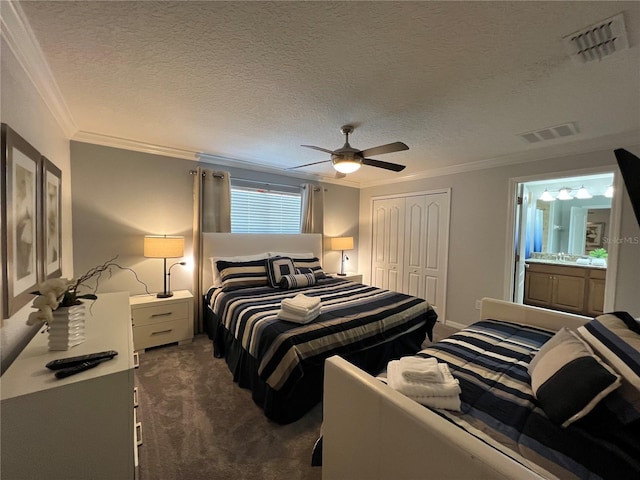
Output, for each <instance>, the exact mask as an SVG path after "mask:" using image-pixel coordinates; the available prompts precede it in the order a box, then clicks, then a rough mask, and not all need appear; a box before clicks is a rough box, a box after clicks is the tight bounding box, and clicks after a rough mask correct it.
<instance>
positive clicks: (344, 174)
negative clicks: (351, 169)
mask: <svg viewBox="0 0 640 480" xmlns="http://www.w3.org/2000/svg"><path fill="white" fill-rule="evenodd" d="M346 176H347V174H346V173H342V172H336V178H344V177H346Z"/></svg>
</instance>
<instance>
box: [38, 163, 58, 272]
mask: <svg viewBox="0 0 640 480" xmlns="http://www.w3.org/2000/svg"><path fill="white" fill-rule="evenodd" d="M41 232H42V260H43V261H42V272H43V277H44V278H45V279H49V278H55V277H60V276H62V171H61V170H60V169H59V168H58V167H56V166H55V164H54V163H53V162H51V161H50V160H49V159H48V158H46V157H44V156H43V157H42V228H41Z"/></svg>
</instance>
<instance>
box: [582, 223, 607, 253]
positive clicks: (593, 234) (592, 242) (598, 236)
mask: <svg viewBox="0 0 640 480" xmlns="http://www.w3.org/2000/svg"><path fill="white" fill-rule="evenodd" d="M603 232H604V223H602V222H587V228H586V232H585V245H586V246H587V247H588V248H599V247H602V234H603Z"/></svg>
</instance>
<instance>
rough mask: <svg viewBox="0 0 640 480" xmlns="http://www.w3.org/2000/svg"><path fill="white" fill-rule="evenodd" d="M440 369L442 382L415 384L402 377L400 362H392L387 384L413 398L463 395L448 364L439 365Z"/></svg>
mask: <svg viewBox="0 0 640 480" xmlns="http://www.w3.org/2000/svg"><path fill="white" fill-rule="evenodd" d="M438 369H439V370H440V373H441V375H442V378H443V381H442V382H413V381H409V380H407V379H406V378H405V377H404V376H403V375H402V370H401V368H400V361H399V360H392V361H391V362H389V364H388V365H387V382H388V384H389V386H390V387H391V388H393V389H394V390H397V391H398V392H400V393H402V394H404V395H407V396H411V397H412V398H413V397H421V398H422V397H424V398H426V397H449V396H454V395H459V394H460V393H461V390H460V384H459V383H458V380H456V379H455V378H453V375H451V372H450V371H449V366H448V365H447V364H446V363H439V364H438ZM421 403H422V402H421Z"/></svg>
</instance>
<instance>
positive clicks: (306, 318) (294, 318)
mask: <svg viewBox="0 0 640 480" xmlns="http://www.w3.org/2000/svg"><path fill="white" fill-rule="evenodd" d="M318 315H320V306H317V307H316V308H314V309H313V310H309V312H307V313H306V314H305V315H300V314H297V313H293V312H290V311H288V310H284V309H280V310H278V318H279V319H280V320H286V321H288V322H295V323H301V324H305V323H309V322H310V321H311V320H313V319H314V318H316V317H317V316H318Z"/></svg>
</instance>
